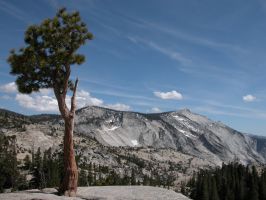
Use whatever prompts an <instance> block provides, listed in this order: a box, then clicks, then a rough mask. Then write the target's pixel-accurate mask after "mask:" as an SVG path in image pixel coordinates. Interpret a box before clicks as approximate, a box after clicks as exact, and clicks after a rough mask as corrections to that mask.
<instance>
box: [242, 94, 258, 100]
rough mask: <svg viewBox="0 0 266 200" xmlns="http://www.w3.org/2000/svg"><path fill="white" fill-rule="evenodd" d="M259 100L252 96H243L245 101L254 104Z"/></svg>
mask: <svg viewBox="0 0 266 200" xmlns="http://www.w3.org/2000/svg"><path fill="white" fill-rule="evenodd" d="M256 99H257V98H256V97H255V96H253V95H251V94H248V95H246V96H243V101H245V102H253V101H255V100H256Z"/></svg>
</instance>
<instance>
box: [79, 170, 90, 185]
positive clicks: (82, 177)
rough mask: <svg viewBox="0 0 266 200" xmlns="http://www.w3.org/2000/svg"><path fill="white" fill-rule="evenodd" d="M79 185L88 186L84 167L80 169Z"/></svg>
mask: <svg viewBox="0 0 266 200" xmlns="http://www.w3.org/2000/svg"><path fill="white" fill-rule="evenodd" d="M79 186H88V179H87V172H86V171H85V170H84V169H81V170H80V174H79Z"/></svg>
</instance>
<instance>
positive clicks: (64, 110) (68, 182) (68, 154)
mask: <svg viewBox="0 0 266 200" xmlns="http://www.w3.org/2000/svg"><path fill="white" fill-rule="evenodd" d="M68 74H70V72H69V73H68ZM67 84H68V77H67V79H66V81H65V85H64V86H65V87H64V90H63V92H61V89H60V87H58V85H56V84H55V86H54V93H55V96H56V98H57V102H58V107H59V110H60V113H61V115H62V117H63V119H64V121H65V135H64V178H63V182H62V183H61V185H60V188H59V192H60V193H62V194H64V195H65V196H69V197H74V196H76V193H77V184H78V168H77V164H76V160H75V151H74V142H73V131H74V118H75V111H76V98H75V97H76V90H77V85H78V79H77V80H76V82H75V86H74V88H73V95H72V98H71V108H70V110H69V109H68V107H67V105H66V102H65V98H66V93H67Z"/></svg>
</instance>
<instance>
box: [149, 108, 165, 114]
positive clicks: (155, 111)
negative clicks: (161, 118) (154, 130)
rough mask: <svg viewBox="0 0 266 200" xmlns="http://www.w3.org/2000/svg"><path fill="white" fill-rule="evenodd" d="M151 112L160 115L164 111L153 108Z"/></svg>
mask: <svg viewBox="0 0 266 200" xmlns="http://www.w3.org/2000/svg"><path fill="white" fill-rule="evenodd" d="M151 112H153V113H160V112H162V111H161V109H160V108H157V107H153V108H152V109H151Z"/></svg>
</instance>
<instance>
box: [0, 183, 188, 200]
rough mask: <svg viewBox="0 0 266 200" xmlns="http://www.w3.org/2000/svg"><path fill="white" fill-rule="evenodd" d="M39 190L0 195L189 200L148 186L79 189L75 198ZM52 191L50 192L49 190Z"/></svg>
mask: <svg viewBox="0 0 266 200" xmlns="http://www.w3.org/2000/svg"><path fill="white" fill-rule="evenodd" d="M47 191H49V190H46V191H45V192H42V191H39V190H29V191H22V192H17V193H5V194H0V199H1V200H82V199H83V200H84V199H86V200H189V198H188V197H185V196H184V195H182V194H180V193H176V192H174V191H172V190H167V189H163V188H158V187H149V186H101V187H79V188H78V195H77V197H75V198H72V197H71V198H69V197H64V196H57V195H55V194H51V193H49V192H47ZM51 191H52V190H51Z"/></svg>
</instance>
